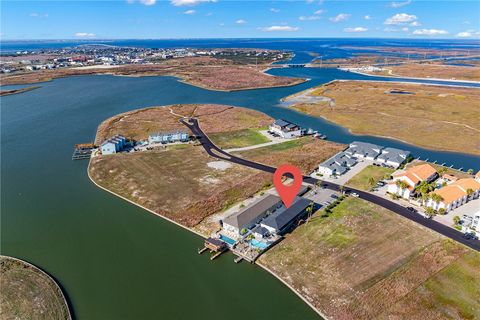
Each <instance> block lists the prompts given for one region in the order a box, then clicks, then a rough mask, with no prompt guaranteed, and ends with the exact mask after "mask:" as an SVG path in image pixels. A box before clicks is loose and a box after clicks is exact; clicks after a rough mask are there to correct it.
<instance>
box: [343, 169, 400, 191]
mask: <svg viewBox="0 0 480 320" xmlns="http://www.w3.org/2000/svg"><path fill="white" fill-rule="evenodd" d="M393 171H395V170H394V169H391V168H385V167H377V166H373V165H370V166H368V167H366V168H365V169H363V170H362V171H360V172H359V173H357V174H356V175H355V176H354V177H353V178H352V179H350V180H349V181H348V182H347V185H348V186H350V187H353V188H356V189H360V190H365V191H369V190H370V189H371V188H372V187H374V186H375V185H376V184H377V182H378V181H380V180H382V179H383V178H384V177H385V176H386V175H387V174H388V175H390V174H392V173H393ZM371 178H373V181H372V179H371ZM372 182H373V184H372Z"/></svg>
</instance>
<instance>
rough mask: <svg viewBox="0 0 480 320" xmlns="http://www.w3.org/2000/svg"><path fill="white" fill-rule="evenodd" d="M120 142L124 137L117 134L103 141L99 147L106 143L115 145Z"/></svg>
mask: <svg viewBox="0 0 480 320" xmlns="http://www.w3.org/2000/svg"><path fill="white" fill-rule="evenodd" d="M120 140H125V137H124V136H122V135H119V134H117V135H115V136H113V137H111V138H110V139H107V140H105V141H103V142H102V143H101V144H100V146H104V145H106V144H107V143H113V144H117V143H119V142H120Z"/></svg>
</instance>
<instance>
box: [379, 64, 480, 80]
mask: <svg viewBox="0 0 480 320" xmlns="http://www.w3.org/2000/svg"><path fill="white" fill-rule="evenodd" d="M467 63H468V62H467ZM386 69H387V72H386V75H394V76H399V77H413V78H436V79H449V80H450V79H451V80H468V81H480V67H478V66H475V67H464V66H449V65H444V64H433V63H430V64H428V63H407V64H402V65H399V66H389V67H387V68H386Z"/></svg>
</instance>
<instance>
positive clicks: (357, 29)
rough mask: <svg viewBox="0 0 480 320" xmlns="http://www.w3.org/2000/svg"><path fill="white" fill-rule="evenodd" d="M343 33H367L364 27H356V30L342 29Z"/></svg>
mask: <svg viewBox="0 0 480 320" xmlns="http://www.w3.org/2000/svg"><path fill="white" fill-rule="evenodd" d="M343 31H345V32H365V31H368V29H367V28H364V27H356V28H345V29H343Z"/></svg>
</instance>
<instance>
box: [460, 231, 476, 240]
mask: <svg viewBox="0 0 480 320" xmlns="http://www.w3.org/2000/svg"><path fill="white" fill-rule="evenodd" d="M463 237H464V238H465V239H468V240H478V237H477V236H476V235H475V233H473V232H466V233H464V234H463Z"/></svg>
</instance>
